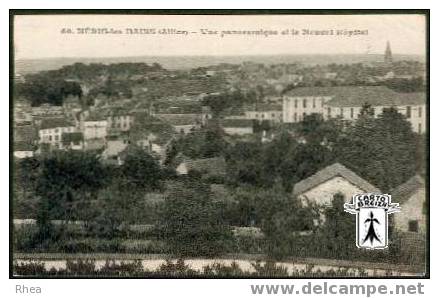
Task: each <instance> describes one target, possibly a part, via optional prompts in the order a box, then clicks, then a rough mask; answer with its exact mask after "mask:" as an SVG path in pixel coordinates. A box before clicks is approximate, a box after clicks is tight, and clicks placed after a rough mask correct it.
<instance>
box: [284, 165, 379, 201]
mask: <svg viewBox="0 0 439 298" xmlns="http://www.w3.org/2000/svg"><path fill="white" fill-rule="evenodd" d="M334 177H343V178H345V179H346V180H348V181H349V182H350V183H352V184H354V185H356V186H357V187H359V188H361V189H362V190H364V191H365V192H374V193H379V192H380V190H379V189H378V188H376V187H375V186H373V185H372V184H370V183H369V182H367V181H366V180H364V179H363V178H361V177H360V176H358V175H357V174H355V173H354V172H353V171H351V170H349V169H348V168H346V167H345V166H344V165H342V164H340V163H335V164H332V165H330V166H327V167H326V168H324V169H322V170H320V171H318V172H317V173H315V174H314V175H312V176H310V177H308V178H306V179H303V180H302V181H300V182H298V183H296V184H295V185H294V189H293V195H299V194H302V193H304V192H306V191H307V190H309V189H311V188H314V187H316V186H318V185H320V184H322V183H324V182H326V181H328V180H330V179H332V178H334Z"/></svg>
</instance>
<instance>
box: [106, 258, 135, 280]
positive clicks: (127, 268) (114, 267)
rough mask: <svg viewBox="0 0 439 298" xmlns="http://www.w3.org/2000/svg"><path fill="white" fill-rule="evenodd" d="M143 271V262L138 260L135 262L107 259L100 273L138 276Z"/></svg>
mask: <svg viewBox="0 0 439 298" xmlns="http://www.w3.org/2000/svg"><path fill="white" fill-rule="evenodd" d="M142 272H143V267H142V262H141V261H140V260H136V261H134V262H120V263H116V261H114V260H112V261H110V260H106V261H105V265H104V266H103V267H102V268H101V269H100V270H99V274H100V275H108V276H114V275H116V276H121V277H122V276H127V277H128V276H137V275H140V274H141V273H142Z"/></svg>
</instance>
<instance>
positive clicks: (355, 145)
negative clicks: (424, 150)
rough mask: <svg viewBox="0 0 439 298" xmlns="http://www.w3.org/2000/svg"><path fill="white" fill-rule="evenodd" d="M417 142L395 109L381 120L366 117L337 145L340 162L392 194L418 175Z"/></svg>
mask: <svg viewBox="0 0 439 298" xmlns="http://www.w3.org/2000/svg"><path fill="white" fill-rule="evenodd" d="M416 148H417V140H416V137H415V134H414V133H413V131H412V129H411V124H410V122H408V121H407V120H406V118H405V116H403V115H402V114H400V113H398V111H397V110H396V109H394V108H388V109H384V110H383V112H382V114H380V115H379V116H378V117H377V118H374V117H372V116H371V115H370V114H368V113H366V114H364V115H363V116H361V117H360V119H358V121H357V122H356V123H355V125H353V126H352V127H350V128H348V130H347V132H346V136H345V137H343V138H342V139H341V140H340V142H339V143H338V144H337V146H336V149H335V152H336V153H335V154H336V156H337V159H338V160H339V161H340V162H341V163H342V164H344V165H346V166H347V167H348V168H350V169H351V170H353V171H354V172H355V173H357V174H358V175H360V176H361V177H363V178H365V179H366V180H367V181H370V182H371V183H372V184H374V185H376V186H377V187H379V188H380V189H381V191H382V192H388V191H390V190H391V189H392V188H394V187H396V186H398V185H400V184H402V183H403V182H405V181H407V180H408V179H409V178H410V177H412V176H413V175H415V173H416V166H417V161H416V159H415V158H414V157H415V156H416Z"/></svg>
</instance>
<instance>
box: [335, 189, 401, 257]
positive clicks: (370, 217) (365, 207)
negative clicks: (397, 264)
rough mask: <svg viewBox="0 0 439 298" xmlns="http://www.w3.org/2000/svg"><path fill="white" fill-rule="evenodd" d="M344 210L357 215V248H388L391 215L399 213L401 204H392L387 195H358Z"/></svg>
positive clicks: (390, 198) (345, 205)
mask: <svg viewBox="0 0 439 298" xmlns="http://www.w3.org/2000/svg"><path fill="white" fill-rule="evenodd" d="M344 210H345V211H346V212H349V213H351V214H355V215H356V221H357V240H356V243H357V247H363V248H368V249H383V248H387V246H388V220H387V217H388V215H389V214H391V213H394V212H399V211H400V208H399V204H398V203H392V197H391V196H390V195H387V194H373V193H367V194H357V195H354V196H353V197H352V204H350V203H346V204H344Z"/></svg>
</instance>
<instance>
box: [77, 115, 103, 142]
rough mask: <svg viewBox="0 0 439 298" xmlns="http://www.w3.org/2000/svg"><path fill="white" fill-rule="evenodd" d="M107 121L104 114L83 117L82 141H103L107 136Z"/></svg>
mask: <svg viewBox="0 0 439 298" xmlns="http://www.w3.org/2000/svg"><path fill="white" fill-rule="evenodd" d="M107 128H108V121H107V118H106V116H105V115H104V114H102V113H99V112H97V111H93V112H90V113H88V115H84V116H83V117H82V121H81V129H82V132H83V133H84V140H85V141H87V140H91V139H105V137H106V136H107Z"/></svg>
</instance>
